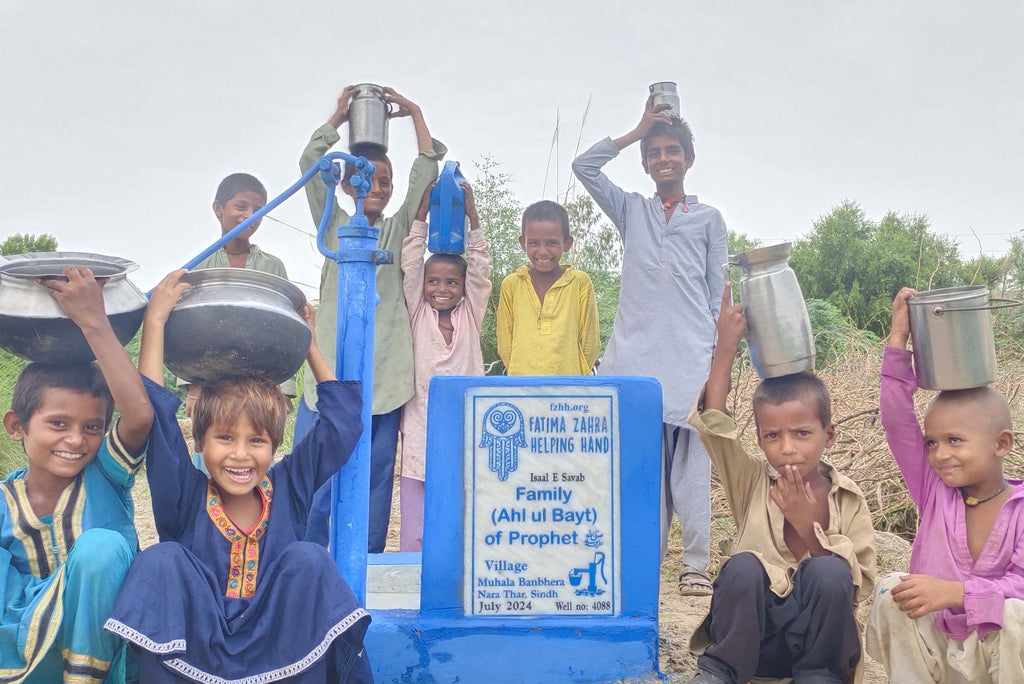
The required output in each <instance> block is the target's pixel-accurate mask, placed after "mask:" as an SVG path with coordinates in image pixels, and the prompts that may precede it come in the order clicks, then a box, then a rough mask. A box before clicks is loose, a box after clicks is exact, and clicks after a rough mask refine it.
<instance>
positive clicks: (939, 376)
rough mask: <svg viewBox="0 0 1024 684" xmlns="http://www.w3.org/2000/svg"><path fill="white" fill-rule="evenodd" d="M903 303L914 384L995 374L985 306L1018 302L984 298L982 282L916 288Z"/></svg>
mask: <svg viewBox="0 0 1024 684" xmlns="http://www.w3.org/2000/svg"><path fill="white" fill-rule="evenodd" d="M992 302H996V304H995V305H993V304H992ZM908 304H909V305H910V333H911V335H913V339H914V373H915V374H916V375H917V386H918V387H921V388H923V389H931V390H955V389H968V388H971V387H981V386H983V385H987V384H989V383H990V382H992V381H994V380H995V379H996V343H995V337H994V336H993V334H992V314H991V310H992V309H1002V308H1006V307H1009V306H1017V305H1019V304H1020V302H1019V301H1016V300H1013V299H998V298H993V297H990V296H989V291H988V288H987V287H985V286H983V285H977V286H971V287H944V288H940V289H937V290H928V291H925V292H919V293H918V294H917V295H916V296H914V297H911V298H910V299H909V300H908Z"/></svg>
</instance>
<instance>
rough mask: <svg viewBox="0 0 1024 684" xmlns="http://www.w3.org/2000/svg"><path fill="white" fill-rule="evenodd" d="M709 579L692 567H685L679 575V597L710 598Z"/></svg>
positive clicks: (710, 586) (704, 573) (705, 574)
mask: <svg viewBox="0 0 1024 684" xmlns="http://www.w3.org/2000/svg"><path fill="white" fill-rule="evenodd" d="M711 591H712V585H711V578H710V577H708V574H707V573H706V572H701V571H700V570H698V569H697V568H694V567H692V566H689V565H687V566H685V567H684V568H683V571H682V572H681V573H679V595H680V596H711Z"/></svg>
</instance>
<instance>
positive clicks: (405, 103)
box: [384, 86, 420, 119]
mask: <svg viewBox="0 0 1024 684" xmlns="http://www.w3.org/2000/svg"><path fill="white" fill-rule="evenodd" d="M384 99H385V100H387V101H388V102H390V103H392V104H396V105H398V109H395V110H394V111H392V112H391V118H392V119H396V118H398V117H400V116H412V115H413V114H416V113H417V112H419V111H420V106H419V105H418V104H416V103H414V102H413V101H412V100H410V99H409V98H407V97H405V96H404V95H399V94H398V93H397V92H395V89H394V88H388V87H387V86H385V87H384Z"/></svg>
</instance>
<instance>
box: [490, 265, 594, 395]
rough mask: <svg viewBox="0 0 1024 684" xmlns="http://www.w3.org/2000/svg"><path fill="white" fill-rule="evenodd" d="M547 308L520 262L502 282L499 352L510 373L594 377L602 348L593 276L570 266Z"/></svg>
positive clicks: (550, 293) (546, 299) (548, 296)
mask: <svg viewBox="0 0 1024 684" xmlns="http://www.w3.org/2000/svg"><path fill="white" fill-rule="evenodd" d="M564 268H565V272H564V273H562V277H560V278H559V279H558V280H557V281H556V282H555V284H554V285H552V286H551V289H550V290H548V291H547V294H545V295H544V304H543V306H542V305H541V303H540V299H539V298H538V297H537V292H536V290H534V289H533V283H532V282H531V281H530V267H529V266H520V267H519V268H518V269H517V270H516V271H515V273H511V274H509V275H508V276H507V277H506V278H505V279H504V280H503V281H502V282H501V298H500V299H499V301H498V355H499V356H501V361H502V363H504V364H505V368H506V369H507V371H508V374H509V375H590V372H591V369H592V368H593V367H594V362H595V361H597V355H598V353H599V352H600V351H601V331H600V327H599V321H598V317H597V300H596V299H595V298H594V285H593V283H591V282H590V277H589V276H588V275H587V274H586V273H584V272H583V271H577V270H575V269H574V268H573V267H572V266H565V267H564Z"/></svg>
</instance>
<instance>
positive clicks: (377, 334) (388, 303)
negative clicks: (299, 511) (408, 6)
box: [295, 86, 448, 553]
mask: <svg viewBox="0 0 1024 684" xmlns="http://www.w3.org/2000/svg"><path fill="white" fill-rule="evenodd" d="M356 91H357V89H356V87H355V86H347V87H346V88H345V89H344V90H343V91H342V93H341V97H340V98H339V99H338V107H337V109H336V110H335V111H334V114H332V115H331V118H330V119H328V121H327V123H325V124H324V125H323V126H321V127H320V128H318V129H317V130H316V131H315V132H314V133H313V137H312V138H311V139H310V141H309V143H308V144H307V145H306V149H305V150H303V152H302V157H301V158H300V159H299V168H300V169H301V170H302V172H303V173H305V172H306V171H307V170H308V169H309V168H310V167H311V166H312V165H313V164H315V163H316V162H317V161H318V160H319V159H320V157H322V156H323V155H325V154H326V153H327V152H328V151H329V150H330V149H331V147H332V146H334V144H335V143H337V142H338V140H340V138H341V136H340V135H339V134H338V128H339V127H340V126H341V125H342V124H344V123H345V122H346V121H348V115H349V105H350V104H351V102H352V98H353V96H355V94H356ZM383 92H384V97H385V99H386V100H387V101H388V102H390V103H391V104H393V105H395V106H396V107H397V108H396V109H395V111H394V112H393V113H392V114H391V116H392V117H393V118H394V117H402V116H408V117H411V118H412V123H413V128H414V129H415V131H416V144H417V147H418V149H419V153H418V155H417V156H416V159H415V160H414V161H413V163H412V169H411V171H410V172H409V186H408V188H407V189H406V194H405V199H404V200H403V202H402V206H401V207H399V209H398V211H397V212H395V213H394V214H392V215H391V216H389V217H387V218H384V209H385V208H386V207H387V205H388V202H389V201H390V200H391V193H392V191H393V187H392V185H391V178H392V170H391V160H390V159H389V158H388V156H387V155H386V154H385V153H384V152H383V151H382V150H381V149H379V148H375V147H372V146H369V147H365V148H359V149H353V150H351V153H352V154H353V155H361V156H364V157H366V158H367V159H369V160H370V161H372V162H373V163H374V166H375V167H376V171H375V172H374V174H373V179H372V180H373V187H372V188H371V189H370V192H369V193H367V195H366V198H365V199H364V200H363V211H364V212H365V214H366V218H367V220H368V221H369V222H370V225H372V226H376V227H377V228H378V229H380V235H379V236H378V238H377V245H378V247H380V248H381V249H390V250H391V251H392V252H394V255H395V260H394V263H392V264H385V265H381V266H378V267H377V295H378V296H379V297H380V303H379V304H378V305H377V311H376V324H375V329H374V340H373V368H374V374H373V409H372V410H373V425H372V427H371V438H370V511H369V521H368V536H369V539H368V548H369V552H370V553H380V552H382V551H383V550H384V543H385V541H386V539H387V534H388V520H389V518H390V516H391V494H392V484H393V482H394V473H395V455H396V453H397V450H398V429H399V426H400V423H401V419H402V406H403V405H404V404H405V403H406V402H407V401H409V399H411V398H412V396H413V384H414V383H413V363H412V331H411V328H410V326H409V311H408V309H407V308H406V304H405V297H404V295H403V292H402V269H401V266H400V264H401V262H402V241H403V240H404V239H405V238H406V236H407V235H408V234H409V227H410V226H411V225H412V221H413V218H415V216H416V209H417V207H419V203H420V199H421V198H422V197H423V193H424V192H425V191H426V189H427V187H428V186H429V185H430V183H431V182H433V181H434V180H435V179H436V178H437V170H438V169H437V163H438V162H439V161H440V160H441V159H443V158H444V155H445V154H446V153H447V152H448V148H446V147H445V146H444V145H443V144H441V143H440V142H438V141H437V140H434V139H433V138H431V137H430V131H429V129H428V128H427V124H426V121H424V119H423V112H422V111H421V110H420V108H419V105H417V104H415V103H413V102H412V101H411V100H409V99H408V98H406V97H403V96H402V95H399V94H398V93H396V92H395V91H394V89H392V88H383ZM354 171H355V169H353V168H351V167H350V166H346V168H345V176H344V178H343V179H342V181H341V189H342V190H343V191H344V192H345V193H346V194H347V195H349V196H352V197H354V196H355V189H354V188H353V187H352V186H351V185H350V184H349V182H348V179H349V178H350V177H351V176H352V174H353V173H354ZM306 199H307V200H308V202H309V210H310V213H311V214H312V215H313V222H314V224H318V223H319V222H320V218H321V217H322V216H323V211H324V206H325V204H326V202H327V186H326V185H324V184H323V183H321V182H318V181H314V182H312V183H307V184H306ZM348 222H349V214H348V212H346V211H345V210H344V209H342V208H341V206H339V205H338V204H337V203H335V207H334V214H333V215H332V217H331V225H330V226H329V227H328V228H327V235H326V236H325V242H326V245H327V248H328V249H337V248H338V233H337V227H338V226H339V225H345V224H347V223H348ZM337 290H338V264H337V263H336V262H335V261H334V260H333V259H324V266H323V271H322V273H321V275H320V313H319V315H318V316H317V323H316V325H317V329H316V337H317V343H318V344H319V345H320V350H321V351H322V352H323V355H324V357H325V358H326V359H327V360H328V363H329V364H331V366H333V365H334V360H335V349H334V345H335V339H336V337H337V321H336V317H337V301H338V292H337ZM303 394H304V396H303V400H302V401H300V402H299V408H298V410H297V412H296V416H295V439H296V440H298V439H299V438H301V436H302V435H303V434H305V432H306V430H308V429H309V426H310V425H312V423H313V422H314V420H315V412H314V411H312V410H311V408H312V407H314V406H316V388H315V387H313V386H312V385H311V384H308V385H307V386H306V389H305V390H304V392H303ZM329 492H330V488H329V487H325V488H324V490H323V491H321V492H319V493H318V501H317V505H316V506H315V509H316V511H317V513H316V514H315V515H313V516H312V517H311V518H310V528H309V531H308V539H309V540H310V541H316V542H319V543H325V542H326V541H327V534H328V533H327V529H328V527H327V522H328V521H327V515H328V511H329V508H330V507H329V505H328V504H329V502H328V494H329Z"/></svg>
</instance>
